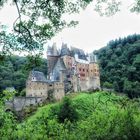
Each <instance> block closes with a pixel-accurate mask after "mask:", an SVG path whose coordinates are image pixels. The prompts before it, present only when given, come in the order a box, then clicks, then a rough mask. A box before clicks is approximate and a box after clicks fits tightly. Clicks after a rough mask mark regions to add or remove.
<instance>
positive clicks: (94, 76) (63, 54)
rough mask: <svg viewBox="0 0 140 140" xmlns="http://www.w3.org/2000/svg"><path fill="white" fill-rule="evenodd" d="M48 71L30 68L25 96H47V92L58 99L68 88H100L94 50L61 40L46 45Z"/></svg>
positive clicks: (79, 89) (69, 90) (83, 89)
mask: <svg viewBox="0 0 140 140" xmlns="http://www.w3.org/2000/svg"><path fill="white" fill-rule="evenodd" d="M47 62H48V63H47V64H48V75H47V78H46V77H45V76H44V74H43V73H42V72H39V71H34V70H33V71H31V72H30V74H29V77H28V79H27V82H26V96H27V97H43V98H49V97H50V94H51V95H52V96H53V97H54V99H56V100H60V99H61V98H62V97H63V96H64V95H65V94H66V93H68V92H78V91H88V90H93V89H100V74H99V66H98V64H97V62H96V56H95V55H94V54H85V52H84V51H83V50H81V49H78V48H74V47H71V48H68V47H67V44H64V43H63V44H62V47H61V49H60V50H58V49H57V47H56V44H55V43H54V44H53V45H52V46H48V50H47Z"/></svg>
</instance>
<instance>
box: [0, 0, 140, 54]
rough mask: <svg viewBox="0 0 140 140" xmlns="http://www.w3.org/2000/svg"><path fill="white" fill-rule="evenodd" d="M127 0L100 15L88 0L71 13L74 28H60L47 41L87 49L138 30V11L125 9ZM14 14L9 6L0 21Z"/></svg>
mask: <svg viewBox="0 0 140 140" xmlns="http://www.w3.org/2000/svg"><path fill="white" fill-rule="evenodd" d="M131 1H132V0H129V2H130V3H129V2H128V0H123V3H122V10H121V12H118V13H117V14H116V15H115V16H112V17H100V16H99V15H98V13H96V12H95V11H94V7H93V4H92V3H91V4H90V5H89V6H88V7H87V9H86V10H85V11H82V12H81V13H80V15H75V16H74V18H75V19H77V20H78V21H79V24H78V25H77V26H76V27H75V28H69V29H64V30H63V31H62V32H61V33H59V34H58V35H56V37H54V38H53V39H52V40H51V41H49V44H52V43H53V42H56V43H57V45H58V46H59V47H60V45H61V43H62V42H64V43H67V44H69V46H74V47H78V48H81V49H84V50H85V51H86V52H91V51H93V50H96V49H99V48H101V47H104V46H105V45H106V44H107V42H108V41H110V40H112V39H116V38H119V37H124V36H127V35H129V34H134V33H140V15H137V14H134V13H130V12H129V10H128V8H129V7H128V6H129V5H130V4H131ZM16 17H17V12H16V8H15V7H10V6H9V7H8V8H5V9H3V10H1V11H0V22H1V23H3V24H9V25H11V23H12V21H14V20H15V19H16ZM68 18H69V17H68Z"/></svg>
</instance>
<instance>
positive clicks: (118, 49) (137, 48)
mask: <svg viewBox="0 0 140 140" xmlns="http://www.w3.org/2000/svg"><path fill="white" fill-rule="evenodd" d="M95 53H96V54H97V56H98V59H99V63H100V69H101V82H102V86H108V87H109V86H110V87H111V88H114V89H115V90H116V91H118V92H124V93H127V94H128V96H129V97H131V98H133V97H137V96H140V35H136V34H134V35H130V36H128V37H125V38H119V39H116V40H114V41H113V40H112V41H110V42H109V43H108V44H107V46H106V47H104V48H102V49H100V50H98V51H95Z"/></svg>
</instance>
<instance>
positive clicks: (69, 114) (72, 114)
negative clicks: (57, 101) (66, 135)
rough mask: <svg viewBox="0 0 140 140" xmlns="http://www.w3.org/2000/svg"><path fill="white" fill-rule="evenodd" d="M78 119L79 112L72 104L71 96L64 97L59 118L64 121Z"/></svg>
mask: <svg viewBox="0 0 140 140" xmlns="http://www.w3.org/2000/svg"><path fill="white" fill-rule="evenodd" d="M77 119H78V114H77V112H76V110H75V108H74V107H73V106H72V102H71V100H70V98H68V97H65V98H64V99H63V102H62V105H61V106H60V111H59V113H58V120H59V121H60V122H61V123H64V122H65V120H69V121H71V122H74V121H76V120H77Z"/></svg>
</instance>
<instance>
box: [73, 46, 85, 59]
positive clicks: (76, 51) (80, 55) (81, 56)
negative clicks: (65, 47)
mask: <svg viewBox="0 0 140 140" xmlns="http://www.w3.org/2000/svg"><path fill="white" fill-rule="evenodd" d="M71 52H72V55H73V57H74V55H75V54H78V58H79V59H82V60H87V57H86V55H85V53H84V51H83V50H82V49H78V48H74V47H72V48H71Z"/></svg>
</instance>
